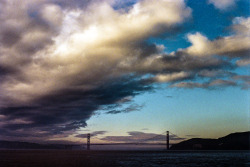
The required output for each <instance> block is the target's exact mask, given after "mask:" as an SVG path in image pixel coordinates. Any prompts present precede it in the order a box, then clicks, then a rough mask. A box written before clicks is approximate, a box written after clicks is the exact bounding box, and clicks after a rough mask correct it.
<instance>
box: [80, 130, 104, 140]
mask: <svg viewBox="0 0 250 167" xmlns="http://www.w3.org/2000/svg"><path fill="white" fill-rule="evenodd" d="M105 133H107V131H95V132H91V133H84V134H78V135H75V137H78V138H87V136H88V134H90V136H91V137H95V136H98V135H104V134H105Z"/></svg>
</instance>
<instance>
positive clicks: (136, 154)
mask: <svg viewBox="0 0 250 167" xmlns="http://www.w3.org/2000/svg"><path fill="white" fill-rule="evenodd" d="M249 157H250V152H249V151H168V152H167V151H93V150H92V151H83V150H5V151H4V150H2V151H0V166H1V167H2V166H3V167H34V166H35V167H57V166H58V167H83V166H84V167H158V166H164V167H245V166H246V167H248V166H250V159H249Z"/></svg>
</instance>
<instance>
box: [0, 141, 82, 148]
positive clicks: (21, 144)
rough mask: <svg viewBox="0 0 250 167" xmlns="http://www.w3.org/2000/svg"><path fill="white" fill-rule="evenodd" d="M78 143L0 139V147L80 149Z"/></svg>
mask: <svg viewBox="0 0 250 167" xmlns="http://www.w3.org/2000/svg"><path fill="white" fill-rule="evenodd" d="M78 147H80V146H78V145H65V144H37V143H29V142H20V141H3V140H2V141H0V149H78Z"/></svg>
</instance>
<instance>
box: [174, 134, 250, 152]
mask: <svg viewBox="0 0 250 167" xmlns="http://www.w3.org/2000/svg"><path fill="white" fill-rule="evenodd" d="M170 149H171V150H250V132H239V133H232V134H229V135H227V136H225V137H221V138H218V139H202V138H192V139H189V140H186V141H183V142H180V143H178V144H174V145H172V147H171V148H170Z"/></svg>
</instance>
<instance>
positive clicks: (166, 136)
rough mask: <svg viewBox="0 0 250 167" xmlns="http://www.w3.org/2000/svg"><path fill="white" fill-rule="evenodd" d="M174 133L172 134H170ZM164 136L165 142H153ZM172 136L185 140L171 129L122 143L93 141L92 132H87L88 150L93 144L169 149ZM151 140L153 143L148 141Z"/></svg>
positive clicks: (161, 139) (160, 139)
mask: <svg viewBox="0 0 250 167" xmlns="http://www.w3.org/2000/svg"><path fill="white" fill-rule="evenodd" d="M170 135H172V136H170ZM163 137H164V140H165V143H162V142H161V143H152V142H154V141H163ZM170 137H174V138H175V140H183V139H185V138H182V137H179V136H178V135H176V134H173V133H171V132H170V131H165V132H163V133H161V134H157V135H155V136H153V137H150V138H145V139H138V140H136V141H133V142H122V143H114V142H107V143H91V142H90V139H91V134H90V133H88V134H87V137H86V138H87V150H90V147H91V145H149V144H150V145H165V147H166V149H167V150H169V148H170V147H169V146H170V145H172V144H171V143H170V142H169V141H170V140H171V138H170ZM148 142H151V143H148Z"/></svg>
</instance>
